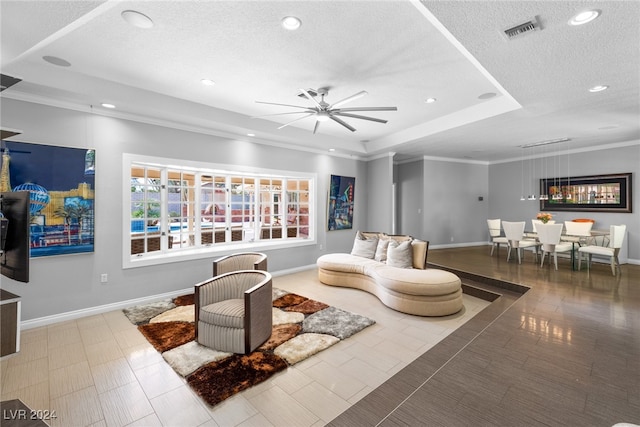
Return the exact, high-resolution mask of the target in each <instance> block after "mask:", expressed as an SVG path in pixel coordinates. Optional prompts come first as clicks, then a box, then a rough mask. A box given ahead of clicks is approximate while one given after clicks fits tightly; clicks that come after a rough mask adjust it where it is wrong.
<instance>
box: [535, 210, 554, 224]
mask: <svg viewBox="0 0 640 427" xmlns="http://www.w3.org/2000/svg"><path fill="white" fill-rule="evenodd" d="M551 218H553V215H551V214H550V213H549V212H538V215H536V219H537V220H539V221H540V222H542V223H543V224H546V223H547V222H549V220H551Z"/></svg>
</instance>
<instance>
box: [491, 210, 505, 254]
mask: <svg viewBox="0 0 640 427" xmlns="http://www.w3.org/2000/svg"><path fill="white" fill-rule="evenodd" d="M501 222H502V221H501V220H500V219H499V218H498V219H488V220H487V226H488V227H489V237H491V256H493V250H494V249H495V248H496V247H497V248H498V256H500V243H504V244H505V245H507V246H508V245H509V241H508V240H507V238H506V237H505V236H502V231H501V230H500V228H501V226H500V224H501Z"/></svg>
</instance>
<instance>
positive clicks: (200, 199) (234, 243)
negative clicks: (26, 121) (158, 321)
mask: <svg viewBox="0 0 640 427" xmlns="http://www.w3.org/2000/svg"><path fill="white" fill-rule="evenodd" d="M159 160H161V161H159ZM162 160H164V162H163V161H162ZM162 163H166V165H163V164H162ZM170 163H171V165H169V164H170ZM184 163H185V165H184V166H176V165H175V162H174V161H169V160H167V159H155V158H153V159H151V158H148V157H142V156H134V155H125V168H124V170H125V171H128V176H127V178H126V181H127V182H128V183H129V185H128V191H127V194H126V196H125V197H126V203H125V206H126V207H125V212H124V214H123V215H124V217H125V218H126V220H127V221H126V222H125V223H128V227H127V230H126V233H124V234H123V236H125V238H124V239H123V240H124V242H125V244H124V246H125V247H124V252H125V255H124V257H123V261H124V262H123V264H124V267H125V268H126V267H133V266H142V265H151V264H157V263H160V262H167V261H182V260H187V259H195V258H201V257H207V256H211V253H212V252H222V251H225V252H228V251H229V250H232V249H233V250H236V249H237V250H247V249H248V250H259V248H267V247H288V246H295V245H300V244H314V243H315V237H314V232H313V226H312V224H313V223H314V222H313V214H314V212H313V205H314V204H313V203H312V191H313V185H314V182H315V176H314V175H312V174H303V173H291V172H281V173H274V172H273V171H267V170H259V171H254V170H252V171H250V172H247V171H238V172H235V171H229V170H228V169H222V168H219V169H217V168H215V167H212V166H211V165H203V164H197V165H195V164H194V163H193V162H184ZM227 167H228V166H227Z"/></svg>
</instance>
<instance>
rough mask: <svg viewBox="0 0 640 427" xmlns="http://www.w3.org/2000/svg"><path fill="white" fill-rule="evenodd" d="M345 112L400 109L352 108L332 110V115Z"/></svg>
mask: <svg viewBox="0 0 640 427" xmlns="http://www.w3.org/2000/svg"><path fill="white" fill-rule="evenodd" d="M343 111H398V107H351V108H337V109H334V108H332V109H331V112H332V113H341V112H343Z"/></svg>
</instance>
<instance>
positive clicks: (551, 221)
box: [531, 219, 556, 233]
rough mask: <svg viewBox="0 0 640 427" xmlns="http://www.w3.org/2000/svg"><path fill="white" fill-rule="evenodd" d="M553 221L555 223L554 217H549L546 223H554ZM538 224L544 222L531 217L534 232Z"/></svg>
mask: <svg viewBox="0 0 640 427" xmlns="http://www.w3.org/2000/svg"><path fill="white" fill-rule="evenodd" d="M555 223H556V220H555V219H550V220H549V221H547V224H555ZM538 224H544V222H542V221H540V220H539V219H532V220H531V227H532V229H533V232H534V233H537V226H538Z"/></svg>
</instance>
